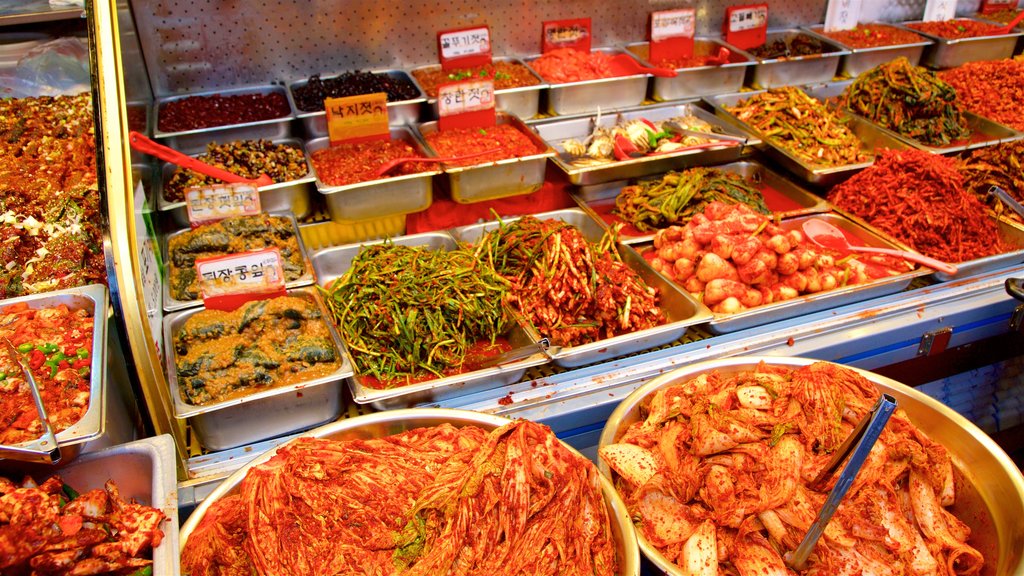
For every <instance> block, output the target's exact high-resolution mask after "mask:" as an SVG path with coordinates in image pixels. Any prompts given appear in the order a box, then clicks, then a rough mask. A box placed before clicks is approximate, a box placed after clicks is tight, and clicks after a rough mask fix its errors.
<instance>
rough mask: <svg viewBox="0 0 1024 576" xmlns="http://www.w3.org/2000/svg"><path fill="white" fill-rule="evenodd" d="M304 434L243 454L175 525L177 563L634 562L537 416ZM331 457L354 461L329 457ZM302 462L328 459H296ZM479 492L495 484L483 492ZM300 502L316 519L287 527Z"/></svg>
mask: <svg viewBox="0 0 1024 576" xmlns="http://www.w3.org/2000/svg"><path fill="white" fill-rule="evenodd" d="M312 435H313V436H314V437H313V438H302V439H299V440H297V441H295V442H293V443H291V444H289V445H286V446H283V447H281V448H279V449H277V450H273V451H271V452H269V453H267V454H265V455H263V456H261V457H259V458H257V459H256V460H255V461H254V462H252V463H250V464H248V465H246V466H245V467H244V468H243V469H242V470H239V471H238V472H236V473H235V474H234V475H232V476H231V477H230V478H229V479H228V480H226V481H225V483H224V484H222V485H221V486H220V487H219V488H218V489H217V490H215V491H214V493H213V494H212V495H211V497H210V499H209V500H208V501H207V502H204V504H203V505H202V506H201V507H200V508H199V509H197V510H196V512H195V513H194V514H193V516H192V517H191V518H190V519H189V521H188V522H187V523H186V525H185V526H184V527H183V529H182V546H183V556H182V568H183V573H184V574H188V575H190V576H201V575H203V574H212V573H216V572H213V571H212V570H216V569H218V568H221V567H229V566H235V567H240V568H241V569H242V570H256V571H257V573H286V572H291V571H293V570H304V569H305V568H303V567H304V566H313V565H319V564H320V563H322V562H326V561H328V558H330V559H331V560H330V561H331V562H335V563H337V565H338V566H341V567H342V568H340V569H341V570H342V571H345V570H346V568H345V567H346V566H351V569H352V570H357V571H358V570H363V569H365V568H370V569H374V570H377V571H378V572H379V573H381V574H392V573H397V571H399V570H402V571H404V572H403V573H410V574H417V573H422V574H435V573H444V572H447V571H448V570H450V569H451V566H452V564H453V563H454V562H456V561H458V563H459V565H460V566H461V567H462V568H463V569H465V570H467V573H469V574H517V573H529V574H554V573H566V572H570V573H575V572H577V571H579V573H586V574H608V575H623V576H626V575H628V576H637V575H638V574H639V570H640V566H639V559H638V554H637V552H636V549H635V543H632V542H631V541H630V540H631V539H632V538H634V537H635V536H634V534H633V531H632V527H631V526H630V525H629V522H628V520H627V519H626V518H625V517H624V516H622V504H621V500H620V499H619V498H618V497H617V496H616V495H615V493H614V489H612V488H611V485H610V484H609V483H608V482H607V480H606V479H604V478H603V477H602V476H601V475H600V474H598V473H597V472H596V470H595V469H594V468H593V465H592V464H591V463H590V462H589V461H587V460H586V459H585V458H583V457H582V456H580V455H579V454H578V453H576V452H575V451H572V450H571V449H569V448H567V447H565V446H564V445H563V444H561V443H560V442H559V441H558V440H557V438H555V436H554V434H552V433H551V431H550V430H549V429H548V428H547V427H544V426H540V425H537V424H533V423H530V422H526V421H520V422H510V421H508V420H505V419H503V418H498V417H494V416H489V415H485V414H475V413H472V412H465V411H455V410H430V409H426V410H422V409H421V410H401V411H395V412H391V413H382V414H374V415H370V416H363V417H359V418H353V419H350V420H347V421H342V422H338V423H335V424H331V425H329V426H325V427H323V428H321V429H318V430H316V431H314V432H313V434H312ZM353 459H355V460H353ZM342 461H347V462H351V463H352V465H351V467H346V468H340V467H336V466H333V465H331V464H332V463H340V462H342ZM313 466H317V467H320V468H321V469H323V470H327V471H329V472H328V473H327V474H326V475H323V476H320V477H319V478H316V477H313V476H309V475H306V474H303V473H301V472H300V471H301V470H309V469H311V467H313ZM293 471H294V473H293ZM287 494H294V495H295V496H296V497H298V496H299V495H301V499H302V500H303V501H304V502H306V504H304V505H302V506H295V505H293V504H291V503H289V501H290V500H291V501H292V502H295V501H296V500H293V499H292V498H290V497H288V496H287ZM483 494H491V495H494V496H495V497H494V498H491V499H489V500H488V502H487V504H486V505H484V506H482V503H484V500H485V498H483V496H482V495H483ZM277 495H279V496H277ZM503 495H504V496H503ZM513 495H517V496H515V497H513ZM518 495H521V498H520V497H519V496H518ZM339 503H340V504H339ZM366 503H371V504H372V506H369V507H367V506H366V505H365V504H366ZM527 503H529V505H527ZM247 510H252V511H253V514H254V515H253V516H251V517H250V515H249V513H248V512H247ZM380 510H388V511H390V512H389V513H388V514H384V515H382V514H380V513H379V511H380ZM257 511H258V512H257ZM311 515H316V517H318V518H319V520H317V521H316V525H317V526H318V527H319V528H318V529H317V530H316V531H315V532H306V533H304V534H303V537H302V538H292V537H289V536H287V534H288V533H291V527H292V526H294V525H295V522H299V523H301V524H305V521H304V519H306V518H311V517H312V516H311ZM352 518H359V519H361V520H360V521H359V522H358V526H354V525H353V524H352V522H351V520H352ZM458 518H464V519H468V523H464V522H461V521H458V520H457V519H458ZM250 520H252V521H254V522H256V523H255V524H250ZM249 526H252V528H249ZM281 529H284V530H286V532H279V530H281ZM257 531H258V533H259V534H269V533H274V534H277V535H276V536H273V537H270V538H263V537H257V536H256V534H257ZM268 531H269V532H268ZM559 570H561V571H560V572H559Z"/></svg>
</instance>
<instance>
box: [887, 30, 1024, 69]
mask: <svg viewBox="0 0 1024 576" xmlns="http://www.w3.org/2000/svg"><path fill="white" fill-rule="evenodd" d="M902 26H905V27H907V28H910V29H911V30H914V31H915V32H919V33H920V34H922V35H924V36H927V37H928V38H930V39H932V40H933V41H934V44H932V45H931V46H929V47H928V49H927V50H925V53H924V56H923V57H922V58H921V64H922V65H923V66H928V67H929V68H937V69H944V68H955V67H957V66H961V65H963V64H966V63H967V62H975V61H978V60H999V59H1001V58H1009V57H1010V56H1013V53H1014V50H1015V48H1016V46H1017V39H1018V38H1019V37H1020V36H1022V35H1024V32H1021V31H1011V32H1003V31H1001V30H999V29H998V28H999V26H998V25H996V24H992V23H988V22H979V21H977V20H974V19H971V18H956V19H953V20H947V21H940V22H921V21H913V22H904V23H903V24H902Z"/></svg>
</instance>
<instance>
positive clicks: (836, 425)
mask: <svg viewBox="0 0 1024 576" xmlns="http://www.w3.org/2000/svg"><path fill="white" fill-rule="evenodd" d="M878 396H879V392H878V390H877V389H876V388H875V387H874V385H872V384H871V382H869V381H868V380H867V379H865V378H864V377H863V376H861V375H860V374H858V373H856V372H854V371H853V370H850V369H847V368H843V367H841V366H837V365H835V364H830V363H825V362H819V363H815V364H812V365H809V366H804V367H801V368H798V369H793V368H790V367H781V366H767V365H764V364H762V365H760V366H758V367H757V368H756V369H754V370H748V371H745V372H740V373H737V374H733V375H724V374H721V373H719V372H717V371H713V372H710V373H705V374H701V375H699V376H697V377H696V378H694V379H692V380H690V381H689V382H686V383H684V384H678V385H673V386H669V387H666V388H663V389H661V390H658V391H657V392H656V393H655V394H653V395H652V396H650V397H649V398H648V399H647V401H646V405H645V407H643V408H642V410H641V417H642V419H641V420H640V421H638V422H636V423H634V424H632V425H631V426H630V427H629V428H628V429H627V430H626V431H625V433H624V434H623V436H622V437H621V438H620V439H619V441H618V443H616V444H611V445H608V446H604V447H602V448H601V451H600V456H601V458H602V459H603V460H604V461H605V462H607V463H608V465H609V466H610V467H611V468H612V469H613V470H614V471H615V472H616V473H617V474H618V476H619V477H618V478H617V480H616V482H617V488H618V490H619V493H620V494H622V495H623V496H624V498H625V500H626V505H627V507H628V508H629V510H630V513H631V515H632V517H633V520H634V523H635V524H636V525H637V528H638V531H639V533H640V535H641V536H642V538H645V539H646V540H647V542H648V544H650V545H651V546H652V547H654V548H656V549H657V550H659V551H660V552H661V553H662V554H663V555H664V556H665V557H666V558H667V559H668V560H669V561H671V562H674V563H675V564H676V565H678V566H681V567H683V569H684V571H686V573H688V574H715V573H720V574H729V575H740V576H747V575H752V574H757V575H758V576H769V575H774V574H779V575H787V574H795V573H796V572H793V571H791V570H790V569H789V568H787V566H786V565H785V563H784V562H783V559H782V555H783V554H785V553H786V552H787V551H791V550H795V549H796V547H797V546H798V545H799V543H800V541H801V540H802V539H803V537H804V535H805V534H806V532H807V529H808V528H809V527H810V525H811V523H812V522H813V521H814V519H815V517H816V515H817V513H818V511H819V510H820V509H821V507H822V504H823V503H824V501H825V497H826V496H827V494H828V492H829V491H830V490H831V489H832V487H833V485H834V483H835V477H833V478H832V479H831V480H830V481H829V483H828V484H827V485H826V486H824V487H823V488H822V489H821V490H820V491H816V490H811V489H809V488H808V485H809V484H810V483H811V482H812V481H813V480H814V478H815V476H816V475H817V474H818V472H819V471H820V470H822V468H824V467H825V466H826V464H827V463H828V461H829V460H830V459H831V457H832V454H833V452H834V451H835V450H836V449H837V448H838V447H839V446H840V444H842V442H843V440H845V439H846V437H847V436H848V435H849V433H850V432H851V431H852V429H853V426H854V425H855V424H856V423H857V422H858V421H859V420H860V419H861V418H862V417H863V416H864V415H865V414H867V413H868V412H869V411H870V410H871V408H872V406H873V405H874V402H875V400H877V398H878ZM955 498H956V483H955V480H954V474H953V464H952V462H951V460H950V457H949V455H948V454H947V452H946V449H945V448H943V447H942V446H941V445H939V444H937V443H935V442H933V441H932V440H930V439H929V438H928V437H927V436H925V435H924V433H923V432H921V431H920V430H918V429H917V428H916V427H915V426H914V425H913V424H911V422H910V421H909V420H908V419H907V416H906V414H905V413H903V411H902V410H897V411H896V412H895V413H894V414H893V416H892V417H891V419H890V420H889V422H888V424H887V425H886V428H885V430H884V431H883V433H882V435H881V437H880V438H879V440H878V442H877V443H876V444H875V446H874V448H873V449H872V451H871V453H870V455H869V457H868V459H867V461H866V462H865V463H864V466H863V467H862V468H861V470H860V473H859V474H858V476H857V478H856V480H855V481H854V483H853V485H852V486H851V488H850V491H849V492H848V493H847V495H846V497H845V498H844V500H843V502H842V504H841V505H840V506H839V509H838V511H837V512H836V514H835V516H833V517H832V520H831V521H830V522H829V524H828V526H827V528H826V529H825V533H824V535H823V536H822V538H821V540H819V541H818V544H817V546H816V547H815V549H814V552H813V553H812V554H811V557H810V560H809V561H808V564H807V567H806V569H805V570H802V571H800V572H799V573H800V574H804V575H814V576H834V575H860V574H875V575H880V576H881V575H892V576H895V575H904V574H905V575H925V574H931V575H952V574H978V573H980V571H981V568H982V565H983V562H984V560H983V558H982V556H981V554H980V553H979V552H978V551H977V550H975V549H974V548H972V547H971V546H970V545H968V544H967V540H968V538H969V537H970V532H971V531H970V528H968V526H967V525H965V524H964V523H963V522H961V521H960V520H959V519H957V518H956V517H954V516H953V514H951V513H950V512H949V511H948V510H947V509H946V507H947V506H950V505H952V504H953V502H954V500H955ZM716 570H717V572H716Z"/></svg>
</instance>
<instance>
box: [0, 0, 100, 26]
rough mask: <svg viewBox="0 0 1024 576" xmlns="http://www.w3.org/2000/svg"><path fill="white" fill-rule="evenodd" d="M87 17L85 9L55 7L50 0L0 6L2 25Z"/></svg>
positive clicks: (34, 0) (33, 0) (35, 0)
mask: <svg viewBox="0 0 1024 576" xmlns="http://www.w3.org/2000/svg"><path fill="white" fill-rule="evenodd" d="M83 17H85V10H83V9H81V8H74V7H53V6H50V3H49V1H48V0H31V1H29V2H23V3H21V4H20V5H18V6H17V7H13V8H0V26H14V25H16V24H37V23H39V22H53V21H56V20H73V19H75V18H83Z"/></svg>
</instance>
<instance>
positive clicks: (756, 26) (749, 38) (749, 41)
mask: <svg viewBox="0 0 1024 576" xmlns="http://www.w3.org/2000/svg"><path fill="white" fill-rule="evenodd" d="M723 27H724V28H725V41H726V42H728V43H729V44H732V45H733V46H735V47H737V48H739V49H741V50H747V49H750V48H755V47H757V46H761V45H762V44H764V43H765V40H767V38H768V4H750V5H747V6H730V7H729V8H726V10H725V23H724V26H723Z"/></svg>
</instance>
